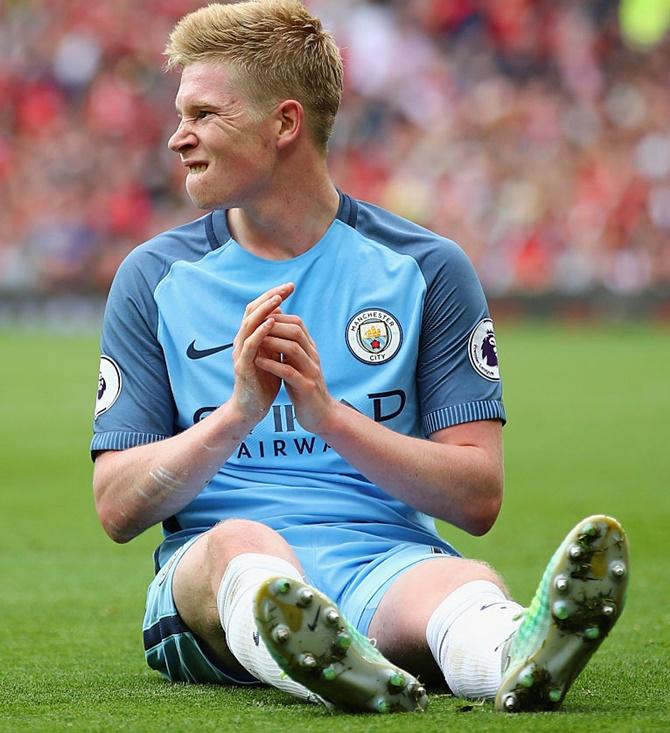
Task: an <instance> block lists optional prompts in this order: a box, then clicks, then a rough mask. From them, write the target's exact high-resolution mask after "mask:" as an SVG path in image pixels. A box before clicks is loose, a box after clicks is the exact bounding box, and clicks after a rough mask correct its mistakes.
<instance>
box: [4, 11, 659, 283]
mask: <svg viewBox="0 0 670 733" xmlns="http://www.w3.org/2000/svg"><path fill="white" fill-rule="evenodd" d="M202 4H204V3H203V2H196V1H195V0H142V2H137V1H136V0H97V2H91V1H90V0H4V4H3V3H1V2H0V50H1V51H2V64H0V99H1V100H2V102H1V104H0V291H21V292H24V291H29V290H37V291H47V292H57V291H73V290H83V291H87V290H94V291H95V290H97V291H103V292H104V291H105V290H106V288H107V287H108V285H109V282H110V280H111V278H112V276H113V274H114V272H115V270H116V268H117V266H118V264H119V262H120V261H121V259H122V258H123V257H124V256H125V255H126V253H127V252H129V251H130V250H131V249H132V248H133V247H135V246H136V245H137V244H138V243H140V242H142V241H144V240H146V239H148V238H149V237H151V236H152V235H154V234H156V233H158V232H159V231H162V230H164V229H167V228H169V227H171V226H173V225H176V224H179V223H182V222H184V221H188V220H190V219H193V218H195V217H197V216H199V215H200V213H201V212H199V211H198V210H196V209H195V208H194V207H193V206H192V204H191V203H190V202H189V201H188V199H187V197H186V195H185V193H184V185H183V177H184V173H183V168H182V166H181V165H179V164H178V160H177V159H176V156H174V154H172V153H170V151H169V150H168V149H167V147H166V141H167V138H168V137H169V135H170V134H171V132H172V131H173V129H174V127H175V125H176V122H177V118H176V114H175V111H174V94H175V91H176V88H177V84H178V77H177V75H175V74H165V73H164V72H163V71H162V64H163V61H164V58H163V56H162V50H163V47H164V44H165V40H166V38H167V35H168V33H169V32H170V30H171V28H172V26H173V25H174V22H175V21H176V19H178V18H179V17H180V16H181V15H183V14H184V13H186V12H188V11H190V10H193V9H195V8H196V7H200V6H201V5H202ZM306 4H307V5H309V6H310V7H311V8H313V9H314V10H315V11H316V13H317V14H319V15H321V17H322V18H323V19H324V21H325V22H326V25H327V27H329V28H330V29H331V30H332V31H333V33H334V35H335V37H336V39H337V41H338V43H339V45H340V47H341V48H342V49H343V54H344V58H345V68H346V82H345V83H346V90H345V99H344V104H343V106H342V110H341V114H340V117H339V121H338V124H337V127H336V132H335V135H334V138H333V140H332V143H331V168H332V172H333V176H334V179H335V181H336V183H337V184H338V186H340V187H341V188H342V189H344V190H346V191H347V192H349V193H351V194H352V195H354V196H357V197H359V198H363V199H366V200H368V201H373V202H376V203H379V204H381V205H382V206H385V207H387V208H390V209H392V210H394V211H396V212H398V213H400V214H402V215H404V216H407V217H409V218H411V219H413V220H415V221H417V222H420V223H422V224H424V225H426V226H428V227H430V228H432V229H434V230H436V231H438V232H440V233H441V234H444V235H446V236H448V237H450V238H452V239H454V240H456V241H457V242H459V243H460V244H461V246H463V248H464V249H465V250H466V251H467V252H468V253H469V254H470V256H471V257H472V259H473V260H474V262H475V264H476V267H477V269H478V271H479V274H480V276H481V278H482V281H483V283H484V285H485V288H486V290H487V291H488V293H489V294H491V295H500V294H509V293H517V292H529V291H530V292H539V293H541V292H552V293H553V292H559V293H582V292H591V291H594V290H599V289H605V290H608V291H611V292H615V293H638V292H641V291H647V290H650V289H658V288H667V287H669V286H670V83H669V77H668V70H669V69H670V42H669V40H668V38H667V37H666V38H665V39H663V40H661V41H660V42H659V43H658V44H657V45H655V46H654V47H651V48H646V49H641V48H635V47H634V46H632V45H630V44H627V43H625V42H624V41H623V40H622V37H621V33H620V30H619V22H618V15H617V8H618V3H616V2H613V1H612V0H537V1H534V0H505V2H500V1H499V0H498V1H496V0H383V1H381V0H378V1H376V2H372V1H368V2H363V1H362V0H338V2H327V1H326V0H313V1H312V2H309V1H308V2H307V3H306Z"/></svg>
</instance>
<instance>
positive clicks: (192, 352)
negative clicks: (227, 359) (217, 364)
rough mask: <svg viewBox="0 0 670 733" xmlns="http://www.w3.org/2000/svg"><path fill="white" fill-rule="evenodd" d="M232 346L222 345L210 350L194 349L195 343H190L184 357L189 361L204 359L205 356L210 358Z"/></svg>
mask: <svg viewBox="0 0 670 733" xmlns="http://www.w3.org/2000/svg"><path fill="white" fill-rule="evenodd" d="M232 345H233V344H232V343H230V344H223V345H222V346H213V347H212V348H211V349H196V348H195V341H191V343H190V344H189V345H188V349H186V356H188V358H189V359H204V358H205V357H206V356H212V354H218V353H219V351H225V350H226V349H229V348H230V347H231V346H232Z"/></svg>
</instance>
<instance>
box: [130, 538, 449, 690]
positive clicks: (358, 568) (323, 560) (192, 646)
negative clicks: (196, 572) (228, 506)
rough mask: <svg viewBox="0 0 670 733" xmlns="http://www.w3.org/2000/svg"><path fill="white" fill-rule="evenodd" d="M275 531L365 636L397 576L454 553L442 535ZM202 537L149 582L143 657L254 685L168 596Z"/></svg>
mask: <svg viewBox="0 0 670 733" xmlns="http://www.w3.org/2000/svg"><path fill="white" fill-rule="evenodd" d="M279 534H280V535H282V537H284V539H285V540H286V541H287V542H288V544H289V545H290V546H291V547H292V548H293V550H294V552H295V553H296V555H297V557H298V559H299V560H300V563H301V564H302V567H303V570H304V571H305V579H306V581H307V582H308V583H310V584H312V585H314V586H316V587H317V588H318V589H319V590H321V591H322V592H323V593H325V594H326V595H327V596H329V597H330V598H332V600H334V601H335V602H336V603H337V605H338V606H339V607H340V611H341V612H342V613H343V614H344V615H345V616H346V617H347V619H348V620H349V622H350V623H352V624H353V625H354V626H355V627H356V628H357V629H358V630H359V631H360V632H361V633H362V634H364V635H366V636H367V632H368V628H369V626H370V621H371V620H372V617H373V616H374V613H375V611H376V610H377V606H378V605H379V603H380V601H381V599H382V597H383V596H384V594H385V593H386V591H387V590H388V588H389V586H390V585H391V583H393V581H394V580H395V579H396V578H397V577H398V576H400V575H401V574H402V573H404V572H405V571H406V570H408V569H409V568H411V567H413V566H414V565H417V564H418V563H420V562H424V561H425V560H429V559H432V558H435V557H444V556H445V555H446V556H455V557H460V555H459V553H458V552H457V551H456V550H454V548H453V547H451V545H449V544H448V543H447V542H445V541H444V540H438V539H436V540H435V543H434V544H419V543H415V542H397V541H395V540H390V539H386V538H383V537H377V536H375V535H371V534H368V533H366V532H363V531H361V530H359V529H352V528H351V527H341V526H337V525H335V526H333V525H319V526H313V525H295V526H293V527H289V528H287V529H283V530H280V531H279ZM200 536H202V535H198V536H196V537H193V538H191V539H190V540H188V541H187V542H186V543H185V544H183V545H182V546H181V547H180V548H179V549H178V550H177V551H176V552H175V553H174V554H173V555H172V556H171V557H170V559H169V560H168V561H167V562H166V563H165V565H163V567H162V568H161V569H160V570H159V572H158V574H157V575H156V577H155V578H154V580H153V581H152V582H151V584H150V585H149V589H148V593H147V605H146V613H145V617H144V623H143V636H144V648H145V655H146V659H147V662H148V664H149V666H150V667H151V668H153V669H156V670H158V671H159V672H161V673H162V674H163V675H165V676H166V677H167V678H168V679H170V680H173V681H182V682H199V683H214V684H226V685H230V684H238V685H250V684H257V681H256V680H255V679H254V678H253V677H251V676H250V675H248V676H244V677H243V676H240V675H238V674H234V673H231V672H230V670H227V669H226V668H225V667H224V666H222V665H221V664H220V663H219V662H218V661H217V658H216V656H215V655H214V653H213V652H212V650H211V649H209V648H208V647H207V645H206V644H205V642H204V641H203V640H202V639H200V638H198V637H197V636H196V635H195V634H194V633H193V632H191V631H190V630H189V629H188V628H187V626H186V624H184V622H183V621H182V619H181V617H180V616H179V613H178V612H177V608H176V606H175V603H174V598H173V596H172V580H173V577H174V572H175V569H176V567H177V565H178V564H179V560H180V559H181V558H182V557H183V556H184V553H185V552H186V551H187V550H188V548H189V547H190V546H191V545H192V544H193V543H194V542H195V541H196V540H197V539H198V538H199V537H200Z"/></svg>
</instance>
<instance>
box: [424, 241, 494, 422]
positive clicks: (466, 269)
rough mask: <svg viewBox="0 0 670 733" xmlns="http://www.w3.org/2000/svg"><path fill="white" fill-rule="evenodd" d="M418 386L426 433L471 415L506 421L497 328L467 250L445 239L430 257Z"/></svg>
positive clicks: (463, 419)
mask: <svg viewBox="0 0 670 733" xmlns="http://www.w3.org/2000/svg"><path fill="white" fill-rule="evenodd" d="M428 269H429V271H430V272H431V277H430V279H429V281H428V284H427V285H428V287H427V291H426V296H425V303H424V314H423V324H422V334H421V344H420V352H419V358H418V362H417V387H418V394H419V403H420V406H421V418H422V423H423V430H424V432H425V434H426V435H430V434H431V433H434V432H436V431H438V430H442V429H443V428H448V427H451V426H453V425H458V424H460V423H465V422H471V421H474V420H490V419H499V420H501V421H502V422H503V423H504V422H505V419H506V417H505V410H504V406H503V403H502V387H501V382H500V374H499V370H498V355H497V347H496V344H495V333H494V330H493V323H492V321H491V318H490V315H489V310H488V305H487V303H486V298H485V296H484V292H483V290H482V287H481V284H480V282H479V278H478V277H477V274H476V273H475V270H474V267H473V265H472V263H471V262H470V260H469V259H468V257H467V256H466V254H465V253H464V252H463V251H462V250H461V249H460V248H459V247H458V246H457V245H455V244H454V243H453V242H446V243H445V242H443V243H442V245H441V247H440V248H439V249H437V250H436V251H434V252H433V253H432V255H431V257H430V258H429V267H428Z"/></svg>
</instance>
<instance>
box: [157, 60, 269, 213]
mask: <svg viewBox="0 0 670 733" xmlns="http://www.w3.org/2000/svg"><path fill="white" fill-rule="evenodd" d="M176 107H177V113H178V115H179V116H180V118H181V119H180V123H179V126H178V127H177V130H176V131H175V133H174V134H173V135H172V137H171V138H170V140H169V141H168V146H169V148H170V149H171V150H173V151H174V152H175V153H178V154H179V156H180V157H181V159H182V162H183V163H184V165H185V166H186V168H187V169H188V175H187V177H186V190H187V191H188V195H189V196H190V197H191V200H192V201H193V203H194V204H195V205H196V206H198V207H199V208H201V209H222V208H232V207H244V206H249V205H253V203H254V201H255V200H258V198H259V197H260V196H262V195H263V194H264V192H265V191H266V190H267V187H268V186H269V185H270V183H271V174H272V170H273V164H274V160H275V149H274V145H273V135H272V132H273V129H275V128H274V123H273V120H272V118H271V116H269V115H268V116H266V117H264V118H263V119H260V121H259V119H258V114H256V115H254V110H253V109H252V108H251V106H250V104H249V102H248V101H247V100H246V99H245V98H244V97H243V95H242V94H241V93H240V92H238V91H237V90H236V89H235V87H234V85H233V83H232V77H231V73H230V71H228V69H227V68H226V67H225V66H224V65H222V64H215V63H211V62H204V61H203V62H198V63H194V64H190V65H188V66H186V67H185V68H184V70H183V71H182V75H181V83H180V85H179V91H178V92H177V98H176Z"/></svg>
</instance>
